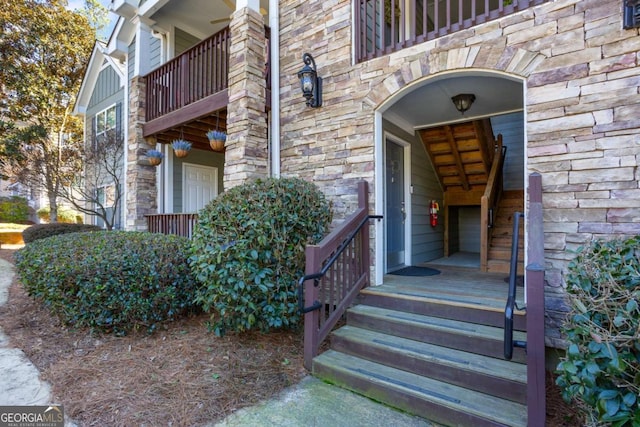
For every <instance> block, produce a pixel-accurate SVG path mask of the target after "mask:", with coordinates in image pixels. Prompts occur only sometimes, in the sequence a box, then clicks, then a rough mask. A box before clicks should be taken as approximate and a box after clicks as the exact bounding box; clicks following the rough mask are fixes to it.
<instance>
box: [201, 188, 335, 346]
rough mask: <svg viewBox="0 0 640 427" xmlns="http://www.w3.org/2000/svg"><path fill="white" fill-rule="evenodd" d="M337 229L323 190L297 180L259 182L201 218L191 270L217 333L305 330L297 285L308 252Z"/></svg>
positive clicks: (214, 204)
mask: <svg viewBox="0 0 640 427" xmlns="http://www.w3.org/2000/svg"><path fill="white" fill-rule="evenodd" d="M330 223H331V208H330V205H329V203H328V202H327V201H326V199H325V197H324V195H323V194H322V193H321V192H320V191H319V190H318V188H317V187H316V186H315V185H313V184H311V183H308V182H305V181H303V180H300V179H295V178H284V179H267V180H257V181H255V182H251V183H247V184H245V185H241V186H238V187H235V188H233V189H231V190H229V191H227V192H226V193H224V194H222V195H220V196H219V197H218V198H216V199H214V200H213V201H211V202H210V203H209V204H208V205H207V206H206V207H205V208H204V209H203V210H202V211H201V212H200V213H199V216H198V224H197V226H196V229H195V232H194V236H193V239H192V249H191V251H192V256H191V258H190V260H191V267H192V269H193V271H194V273H195V274H196V278H197V280H198V281H199V282H200V284H201V285H202V286H201V287H200V288H199V291H198V293H197V299H196V300H197V301H198V302H199V303H200V304H202V306H203V308H204V309H205V311H210V312H211V313H212V315H211V319H212V321H213V324H212V325H211V326H212V328H213V329H214V331H215V332H216V334H218V335H222V334H224V333H225V332H226V331H227V330H234V331H245V330H249V329H252V328H257V329H260V330H261V331H268V330H270V329H274V328H281V327H291V326H293V325H295V324H297V323H298V321H299V314H298V307H297V302H298V300H297V293H296V286H297V281H298V279H299V278H300V277H301V276H302V275H303V274H304V266H305V257H304V249H305V246H306V245H307V244H310V243H317V242H318V241H320V240H321V239H322V237H323V236H324V234H325V233H326V232H327V230H328V227H329V224H330Z"/></svg>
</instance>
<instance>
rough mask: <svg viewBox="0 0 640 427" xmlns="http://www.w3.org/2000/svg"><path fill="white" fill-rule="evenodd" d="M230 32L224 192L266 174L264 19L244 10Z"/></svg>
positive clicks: (248, 10) (233, 19)
mask: <svg viewBox="0 0 640 427" xmlns="http://www.w3.org/2000/svg"><path fill="white" fill-rule="evenodd" d="M230 31H231V43H230V46H231V48H230V49H231V51H230V54H229V105H228V107H227V111H228V114H227V141H226V144H225V146H226V152H225V164H224V189H225V190H228V189H229V188H231V187H234V186H236V185H238V184H242V183H244V182H246V181H248V180H251V179H255V178H265V177H266V176H267V174H268V164H267V162H268V155H267V149H268V147H267V114H266V112H265V105H266V104H267V98H266V81H265V64H266V63H267V61H266V50H265V46H266V37H265V32H264V19H263V18H262V15H260V13H259V12H257V11H255V10H252V9H250V8H246V7H245V8H243V9H241V10H239V11H237V12H235V13H234V14H233V16H232V20H231V25H230Z"/></svg>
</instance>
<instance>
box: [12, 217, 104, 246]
mask: <svg viewBox="0 0 640 427" xmlns="http://www.w3.org/2000/svg"><path fill="white" fill-rule="evenodd" d="M100 230H102V228H100V227H99V226H97V225H91V224H67V223H60V222H59V223H54V224H36V225H32V226H31V227H29V228H27V229H25V230H24V231H23V232H22V239H23V240H24V242H25V243H31V242H33V241H35V240H40V239H45V238H47V237H51V236H57V235H59V234H69V233H80V232H87V231H100Z"/></svg>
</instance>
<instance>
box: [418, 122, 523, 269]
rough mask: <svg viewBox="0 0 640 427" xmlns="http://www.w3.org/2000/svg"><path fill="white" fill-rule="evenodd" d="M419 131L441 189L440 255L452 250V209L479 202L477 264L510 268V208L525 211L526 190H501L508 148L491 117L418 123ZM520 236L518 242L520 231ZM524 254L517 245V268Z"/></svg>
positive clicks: (511, 222)
mask: <svg viewBox="0 0 640 427" xmlns="http://www.w3.org/2000/svg"><path fill="white" fill-rule="evenodd" d="M418 133H419V135H420V138H421V140H422V143H423V145H424V147H425V149H426V151H427V153H428V154H429V157H430V158H431V163H432V165H433V167H434V170H435V173H436V175H437V176H438V179H439V180H440V184H441V186H442V189H443V194H444V196H443V201H444V203H443V210H444V212H443V216H444V228H445V231H444V255H445V256H450V255H451V254H452V252H453V251H454V250H453V249H452V247H453V245H452V242H451V241H450V238H451V236H452V235H454V234H455V233H454V232H453V229H452V227H455V224H456V222H455V220H452V218H453V214H454V213H455V211H454V209H455V208H457V207H462V206H480V207H481V214H480V224H479V226H480V232H481V235H480V241H481V242H480V245H481V247H480V258H481V261H480V268H481V270H482V271H489V272H500V273H508V272H509V260H510V257H511V235H512V234H513V232H512V228H511V227H512V226H513V214H514V212H516V211H520V212H523V208H524V193H523V191H509V192H503V185H502V184H503V182H502V180H503V176H502V167H503V163H504V158H505V155H506V149H505V148H503V146H502V136H501V135H498V136H497V137H494V135H493V129H492V127H491V121H490V120H489V119H482V120H474V121H469V122H465V123H457V124H453V125H445V126H439V127H434V128H430V129H422V130H420V131H419V132H418ZM503 193H504V194H503ZM492 215H493V221H492V218H491V216H492ZM521 233H522V230H521ZM520 237H521V239H520V243H519V245H520V248H522V241H523V239H522V237H523V235H521V236H520ZM522 260H523V252H522V251H520V255H519V261H520V265H519V267H518V268H519V273H520V274H522V269H523V266H522Z"/></svg>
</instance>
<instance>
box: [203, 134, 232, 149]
mask: <svg viewBox="0 0 640 427" xmlns="http://www.w3.org/2000/svg"><path fill="white" fill-rule="evenodd" d="M207 138H209V145H210V146H211V149H212V150H213V151H224V143H225V141H226V140H227V134H226V133H224V132H221V131H219V130H210V131H208V132H207Z"/></svg>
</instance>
